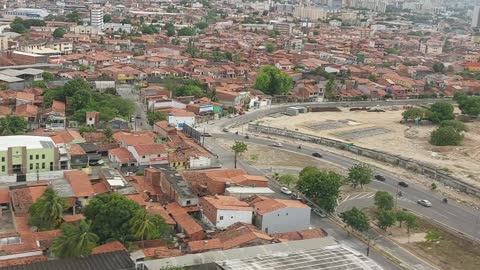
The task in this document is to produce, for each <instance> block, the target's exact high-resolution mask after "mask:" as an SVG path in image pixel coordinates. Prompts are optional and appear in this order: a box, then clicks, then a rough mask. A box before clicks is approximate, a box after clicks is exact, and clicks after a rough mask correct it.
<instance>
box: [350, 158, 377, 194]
mask: <svg viewBox="0 0 480 270" xmlns="http://www.w3.org/2000/svg"><path fill="white" fill-rule="evenodd" d="M372 177H373V171H372V168H370V166H368V165H367V164H365V163H358V164H355V165H354V166H353V167H351V168H350V169H348V176H347V181H348V182H350V183H351V184H352V186H353V187H354V188H356V187H357V185H360V186H361V187H363V185H367V184H369V183H370V182H372Z"/></svg>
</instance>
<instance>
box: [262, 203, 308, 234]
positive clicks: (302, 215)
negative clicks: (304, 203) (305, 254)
mask: <svg viewBox="0 0 480 270" xmlns="http://www.w3.org/2000/svg"><path fill="white" fill-rule="evenodd" d="M310 211H311V210H310V208H291V207H285V208H281V209H278V210H275V211H272V212H269V213H266V214H264V215H263V217H262V219H261V223H262V224H261V230H262V231H264V232H266V229H267V228H268V234H272V233H283V232H292V231H300V230H305V229H308V228H309V227H310ZM256 225H257V226H259V227H260V224H256Z"/></svg>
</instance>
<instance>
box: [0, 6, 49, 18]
mask: <svg viewBox="0 0 480 270" xmlns="http://www.w3.org/2000/svg"><path fill="white" fill-rule="evenodd" d="M47 16H48V11H46V10H45V9H38V8H16V9H14V10H10V11H6V12H5V13H4V14H3V17H4V18H6V19H12V20H13V19H15V17H19V18H22V19H25V20H26V19H38V20H43V19H44V18H45V17H47Z"/></svg>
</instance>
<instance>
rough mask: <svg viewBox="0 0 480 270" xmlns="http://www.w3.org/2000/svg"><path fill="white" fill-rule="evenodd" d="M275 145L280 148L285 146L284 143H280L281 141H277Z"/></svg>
mask: <svg viewBox="0 0 480 270" xmlns="http://www.w3.org/2000/svg"><path fill="white" fill-rule="evenodd" d="M272 146H273V147H278V148H281V147H283V144H282V143H279V142H276V143H274V144H272Z"/></svg>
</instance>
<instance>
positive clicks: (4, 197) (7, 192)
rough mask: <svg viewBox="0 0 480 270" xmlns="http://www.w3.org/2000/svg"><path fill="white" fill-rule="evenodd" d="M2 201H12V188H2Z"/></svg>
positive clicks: (0, 197) (0, 196) (0, 201)
mask: <svg viewBox="0 0 480 270" xmlns="http://www.w3.org/2000/svg"><path fill="white" fill-rule="evenodd" d="M0 203H10V190H9V189H8V188H1V189H0Z"/></svg>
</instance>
